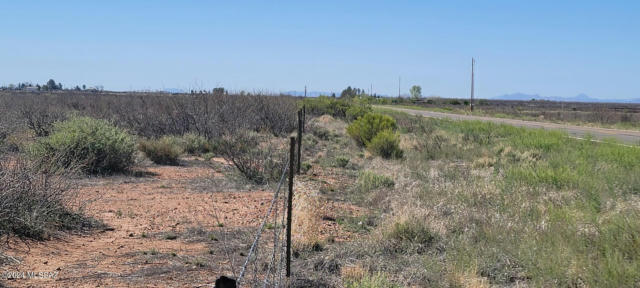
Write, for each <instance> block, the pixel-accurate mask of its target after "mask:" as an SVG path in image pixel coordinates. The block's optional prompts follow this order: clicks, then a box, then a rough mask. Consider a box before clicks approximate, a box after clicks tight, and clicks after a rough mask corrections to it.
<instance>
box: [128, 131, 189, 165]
mask: <svg viewBox="0 0 640 288" xmlns="http://www.w3.org/2000/svg"><path fill="white" fill-rule="evenodd" d="M138 149H139V150H140V151H142V153H144V155H145V156H147V158H149V160H151V161H153V163H156V164H160V165H178V164H179V163H180V162H179V158H180V156H181V155H182V153H184V149H183V148H182V143H181V142H180V139H179V138H176V137H172V136H163V137H162V138H160V139H151V140H141V141H140V143H138Z"/></svg>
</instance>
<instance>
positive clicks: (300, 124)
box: [296, 110, 304, 174]
mask: <svg viewBox="0 0 640 288" xmlns="http://www.w3.org/2000/svg"><path fill="white" fill-rule="evenodd" d="M303 125H304V124H302V110H298V158H297V159H298V167H296V173H298V174H300V164H301V161H302V155H301V150H302V149H301V147H302V126H303Z"/></svg>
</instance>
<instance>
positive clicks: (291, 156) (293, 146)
mask: <svg viewBox="0 0 640 288" xmlns="http://www.w3.org/2000/svg"><path fill="white" fill-rule="evenodd" d="M295 149H296V137H291V143H290V147H289V196H287V277H289V276H291V222H292V211H293V209H292V208H293V175H294V173H293V165H294V164H293V163H294V162H293V161H295Z"/></svg>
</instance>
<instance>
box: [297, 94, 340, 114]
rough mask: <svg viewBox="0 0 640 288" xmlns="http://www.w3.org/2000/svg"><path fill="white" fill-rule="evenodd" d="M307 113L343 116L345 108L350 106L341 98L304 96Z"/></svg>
mask: <svg viewBox="0 0 640 288" xmlns="http://www.w3.org/2000/svg"><path fill="white" fill-rule="evenodd" d="M303 103H304V105H305V107H306V111H307V113H309V114H310V115H315V116H321V115H325V114H327V115H331V116H333V117H339V118H345V117H346V115H347V110H349V108H350V107H351V105H350V104H349V102H347V101H345V100H341V99H336V98H331V97H327V96H320V97H317V98H306V99H304V101H303Z"/></svg>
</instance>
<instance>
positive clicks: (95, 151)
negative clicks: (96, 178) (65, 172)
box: [30, 117, 135, 174]
mask: <svg viewBox="0 0 640 288" xmlns="http://www.w3.org/2000/svg"><path fill="white" fill-rule="evenodd" d="M30 152H31V154H32V155H33V156H35V157H37V158H39V159H41V160H43V161H44V162H47V161H49V163H50V164H51V165H54V166H57V167H59V168H67V167H72V166H74V165H81V169H82V170H83V171H84V172H86V173H91V174H103V173H112V172H120V171H124V170H126V169H127V168H129V167H130V166H131V165H132V164H133V163H134V158H133V155H134V152H135V141H134V139H133V137H132V136H130V135H129V134H128V133H127V132H126V131H124V130H122V129H119V128H117V127H115V126H113V125H111V124H110V123H109V122H107V121H105V120H98V119H93V118H89V117H75V118H72V119H70V120H67V121H64V122H58V123H56V124H54V128H53V132H52V134H51V135H49V136H47V137H45V138H41V139H39V140H38V141H37V142H36V143H35V144H34V145H32V146H31V147H30Z"/></svg>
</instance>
